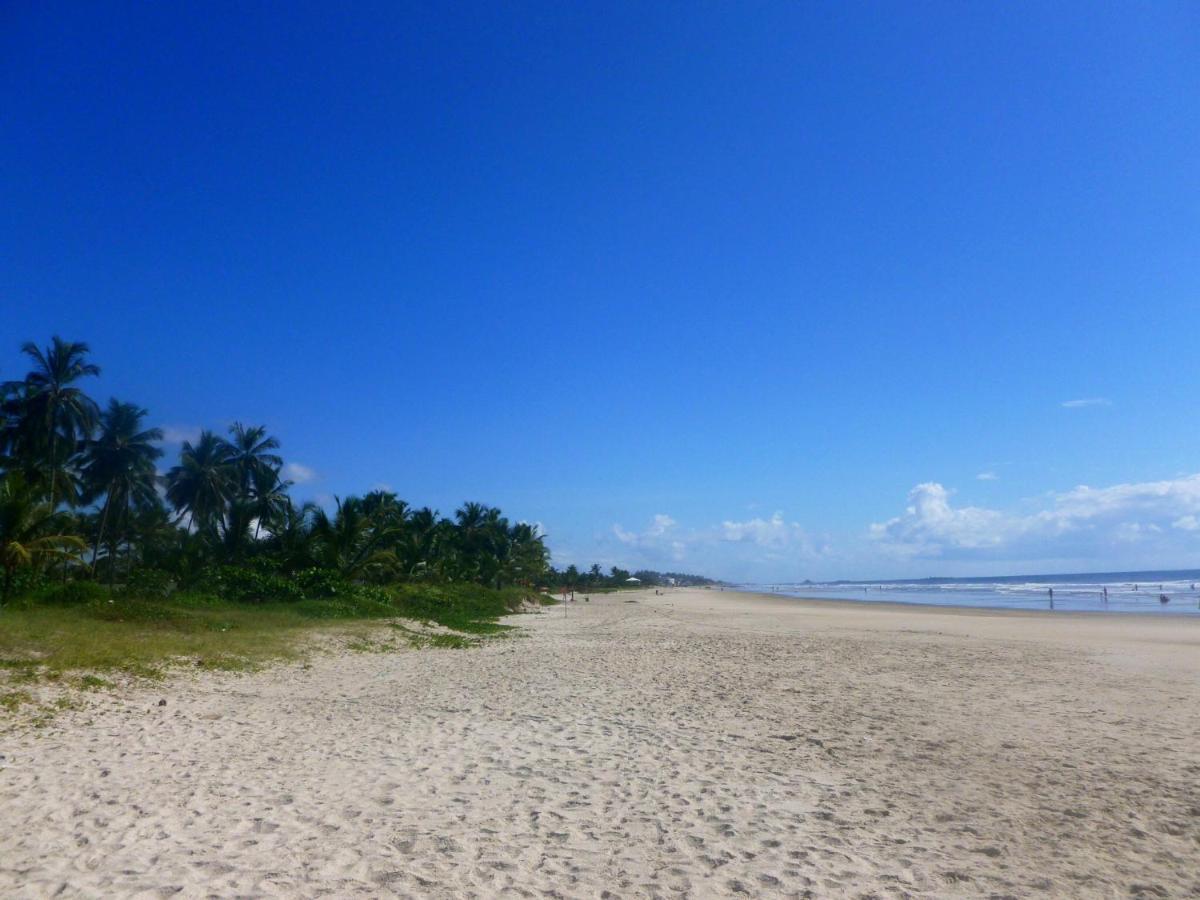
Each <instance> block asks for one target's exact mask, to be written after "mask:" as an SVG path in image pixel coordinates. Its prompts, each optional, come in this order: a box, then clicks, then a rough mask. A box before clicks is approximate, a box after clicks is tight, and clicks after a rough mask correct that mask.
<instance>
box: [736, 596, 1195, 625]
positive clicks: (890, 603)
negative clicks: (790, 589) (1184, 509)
mask: <svg viewBox="0 0 1200 900" xmlns="http://www.w3.org/2000/svg"><path fill="white" fill-rule="evenodd" d="M719 593H726V594H746V595H748V596H754V597H774V598H777V599H780V600H790V601H793V602H800V603H815V604H823V603H828V604H836V605H843V604H844V605H846V606H849V607H854V606H878V607H881V608H885V609H896V610H905V609H926V610H933V611H938V612H956V611H957V612H964V613H972V612H978V613H1000V614H1012V615H1035V616H1036V615H1054V616H1057V615H1068V616H1076V617H1084V616H1096V617H1098V618H1108V617H1110V616H1118V617H1122V618H1124V617H1138V618H1140V617H1145V618H1148V619H1160V618H1173V619H1181V620H1190V619H1197V620H1200V612H1176V611H1175V610H1167V611H1165V612H1164V611H1159V612H1152V611H1151V610H1146V609H1111V610H1105V609H1036V608H1034V607H1012V606H963V605H959V604H952V603H917V602H907V601H900V600H868V599H863V600H851V599H849V598H847V597H794V596H792V595H791V594H780V593H775V592H772V591H746V590H740V589H737V588H733V589H730V590H726V591H722V592H719Z"/></svg>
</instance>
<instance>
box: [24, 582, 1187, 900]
mask: <svg viewBox="0 0 1200 900" xmlns="http://www.w3.org/2000/svg"><path fill="white" fill-rule="evenodd" d="M630 600H636V601H637V602H629V601H630ZM516 621H517V622H518V623H519V624H521V625H522V626H525V628H526V629H527V633H526V635H525V636H523V637H517V638H510V639H504V640H499V641H496V642H494V643H492V644H490V645H488V646H486V647H484V648H481V649H474V650H466V651H459V650H441V651H435V650H427V651H410V652H403V653H396V654H391V655H380V654H344V655H337V656H330V657H318V658H316V659H314V660H313V661H312V664H311V666H310V667H307V668H305V667H301V666H287V667H280V668H275V669H272V670H269V671H266V672H262V673H258V674H253V675H244V676H233V675H219V676H215V675H197V676H191V677H188V678H181V679H179V680H176V681H173V682H171V683H169V684H168V685H165V686H161V685H160V686H155V687H153V688H149V689H148V688H140V689H136V690H131V691H128V692H125V693H123V694H122V695H121V696H119V697H107V698H101V699H98V700H96V701H95V702H94V703H93V704H92V705H91V706H90V708H88V709H87V710H84V711H79V712H72V713H66V714H64V715H63V716H62V717H60V718H59V719H58V720H56V722H55V724H54V725H52V726H51V727H50V728H49V729H44V730H41V731H36V732H22V733H12V734H8V735H5V736H0V753H3V754H4V755H5V759H4V760H2V761H0V822H3V828H2V830H0V895H3V896H5V897H45V896H53V895H59V896H145V897H165V896H185V897H191V896H209V895H211V896H222V897H224V896H230V897H232V896H288V897H292V896H339V897H340V896H356V895H362V896H378V895H399V896H412V897H428V896H435V897H438V896H453V897H458V896H478V897H493V896H530V897H538V896H552V897H555V896H560V897H600V896H613V897H652V896H683V895H687V896H694V897H706V896H726V895H739V894H742V895H745V894H749V895H753V896H815V897H825V896H880V897H889V896H895V897H902V896H938V897H944V896H969V897H979V896H996V897H1001V896H1028V895H1043V896H1078V897H1110V896H1111V897H1130V896H1145V897H1164V896H1170V897H1175V896H1195V895H1197V894H1200V702H1198V701H1200V622H1192V621H1183V620H1178V619H1163V620H1146V619H1133V618H1121V617H1114V618H1105V617H1086V616H1048V615H1044V614H1043V615H1039V614H991V613H981V612H971V613H957V612H952V611H951V612H948V611H945V610H941V611H934V610H917V609H895V608H888V607H864V606H854V605H850V604H837V603H799V602H796V601H785V600H777V599H772V598H764V597H755V596H751V595H735V594H731V593H718V592H716V591H682V590H681V591H673V592H670V593H668V594H667V595H666V596H663V597H656V596H654V594H653V592H641V593H639V594H637V595H619V596H608V597H601V598H594V599H593V601H592V602H591V603H587V604H584V603H576V604H574V605H570V606H566V607H556V608H552V609H548V610H547V611H546V612H545V613H543V614H540V615H529V616H524V617H521V618H520V619H517V620H516ZM159 698H165V699H167V705H166V706H159V705H158V700H159Z"/></svg>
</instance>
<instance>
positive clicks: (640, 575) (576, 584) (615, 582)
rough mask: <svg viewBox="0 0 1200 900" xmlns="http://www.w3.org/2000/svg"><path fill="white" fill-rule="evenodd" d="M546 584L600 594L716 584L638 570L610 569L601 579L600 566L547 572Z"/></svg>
mask: <svg viewBox="0 0 1200 900" xmlns="http://www.w3.org/2000/svg"><path fill="white" fill-rule="evenodd" d="M545 580H546V583H547V584H549V585H553V586H554V587H556V588H567V589H572V590H578V591H591V592H593V593H604V592H607V591H615V590H621V589H625V588H644V587H667V586H676V587H702V586H705V585H712V584H717V582H716V581H713V580H712V579H711V578H705V577H704V576H703V575H688V574H685V573H683V572H655V571H653V570H651V569H639V570H638V571H636V572H632V573H630V572H629V571H627V570H626V569H622V568H620V567H618V566H613V567H612V568H611V569H609V570H608V574H607V575H605V574H604V572H603V571H602V570H601V569H600V564H599V563H596V564H594V565H593V566H592V567H591V568H590V569H588V570H586V571H580V570H579V569H578V568H576V567H575V566H573V565H571V566H567V567H566V568H565V569H563V570H562V571H559V570H557V569H554V568H551V569H550V570H549V572H548V573H547V574H546V579H545Z"/></svg>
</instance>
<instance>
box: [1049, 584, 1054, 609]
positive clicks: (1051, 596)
mask: <svg viewBox="0 0 1200 900" xmlns="http://www.w3.org/2000/svg"><path fill="white" fill-rule="evenodd" d="M1050 608H1051V609H1054V588H1050Z"/></svg>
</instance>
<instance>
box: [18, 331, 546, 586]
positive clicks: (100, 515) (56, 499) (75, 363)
mask: <svg viewBox="0 0 1200 900" xmlns="http://www.w3.org/2000/svg"><path fill="white" fill-rule="evenodd" d="M21 351H22V353H23V354H24V355H25V356H26V357H27V358H28V359H29V362H30V368H29V371H28V373H27V374H26V375H25V376H24V377H23V378H20V379H17V380H10V381H6V382H3V383H0V567H2V569H3V586H2V592H3V600H4V601H7V600H8V598H9V597H10V596H11V595H12V594H13V592H14V591H15V590H17V589H18V588H23V587H28V586H29V585H31V584H35V583H37V582H39V581H41V582H45V581H51V582H53V581H57V580H61V581H63V582H67V581H78V580H94V581H101V582H107V583H108V584H109V585H116V584H123V583H128V582H131V581H136V580H137V579H138V578H139V577H140V578H143V579H144V578H146V577H147V575H148V574H151V575H154V574H157V575H159V576H163V577H167V578H170V579H172V580H173V581H174V582H177V583H181V584H186V583H189V582H192V581H196V580H199V579H203V578H205V577H209V578H211V577H212V573H213V571H214V570H221V569H225V570H228V569H231V568H232V569H235V570H236V569H243V570H251V571H255V572H265V573H270V574H271V575H272V576H278V577H282V578H288V577H293V576H296V575H298V574H300V573H306V572H307V573H310V574H311V573H312V572H313V571H314V570H316V571H318V572H320V571H324V572H326V573H328V574H330V575H331V576H335V577H337V578H340V579H344V580H346V581H347V582H354V583H368V584H388V583H394V582H399V581H411V580H421V581H442V582H462V583H477V584H481V585H487V586H490V587H503V586H505V585H513V584H524V585H536V584H538V583H543V582H545V581H546V580H547V578H548V576H550V574H551V569H550V567H549V552H548V550H547V548H546V545H545V536H544V535H543V534H541V533H540V531H539V530H538V529H537V528H535V527H534V526H532V525H529V524H527V523H524V522H515V523H514V522H510V521H509V520H508V519H507V518H506V517H505V516H504V515H503V514H502V513H501V511H500V510H499V509H497V508H495V507H492V506H488V505H486V504H482V503H474V502H468V503H464V504H463V505H462V506H461V507H459V508H458V509H457V510H455V512H454V515H453V517H449V518H448V517H444V516H441V515H440V514H439V513H437V512H436V511H434V510H433V509H430V508H429V507H427V506H426V507H421V508H413V507H411V506H410V505H409V504H408V503H406V502H405V501H404V500H401V499H400V498H399V497H398V496H397V495H396V494H395V493H392V492H390V491H381V490H376V491H371V492H370V493H367V494H364V495H361V496H349V497H345V498H339V499H337V500H336V503H335V507H334V508H333V509H332V510H326V509H324V508H322V507H320V506H317V505H316V504H313V503H298V502H296V500H294V499H293V498H292V497H291V495H290V493H289V489H290V488H291V487H292V483H291V482H290V481H288V480H287V478H286V477H285V476H284V468H283V459H282V457H281V456H280V454H279V450H280V443H279V440H278V439H277V438H276V437H275V436H273V435H271V434H269V433H268V431H267V429H266V428H265V427H263V426H261V425H246V424H243V423H240V422H235V423H234V424H233V425H232V426H230V428H229V429H228V432H227V433H226V434H219V433H217V432H215V431H211V430H205V431H202V432H201V433H200V434H199V436H198V437H197V438H196V439H195V440H194V441H184V442H183V444H182V447H181V449H180V452H179V458H178V461H177V462H176V464H175V465H173V466H171V467H170V468H169V469H167V470H166V472H165V473H160V470H159V461H160V460H161V459H162V458H163V456H164V451H163V447H162V444H163V432H162V430H161V429H159V428H154V427H149V426H148V425H147V418H148V416H149V412H148V411H147V410H146V409H145V408H143V407H141V406H139V405H138V404H136V403H130V402H126V401H121V400H117V399H115V398H114V399H111V400H109V401H108V403H107V405H104V406H101V405H100V404H99V403H97V402H96V401H95V400H94V399H93V398H92V397H91V396H89V394H88V393H87V390H86V388H87V384H88V382H89V380H90V379H91V378H94V377H95V376H97V375H99V374H100V369H99V367H98V366H97V365H96V364H95V363H94V362H92V360H91V358H90V350H89V348H88V345H87V344H85V343H80V342H72V341H65V340H63V339H62V338H60V337H57V336H55V337H54V338H53V339H52V341H51V342H50V344H49V345H48V346H46V347H44V348H43V347H39V346H37V345H35V344H33V343H26V344H24V345H23V346H22V347H21Z"/></svg>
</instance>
